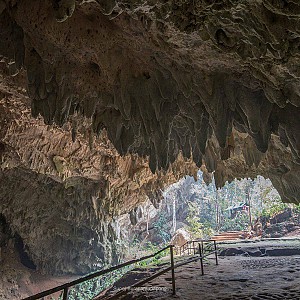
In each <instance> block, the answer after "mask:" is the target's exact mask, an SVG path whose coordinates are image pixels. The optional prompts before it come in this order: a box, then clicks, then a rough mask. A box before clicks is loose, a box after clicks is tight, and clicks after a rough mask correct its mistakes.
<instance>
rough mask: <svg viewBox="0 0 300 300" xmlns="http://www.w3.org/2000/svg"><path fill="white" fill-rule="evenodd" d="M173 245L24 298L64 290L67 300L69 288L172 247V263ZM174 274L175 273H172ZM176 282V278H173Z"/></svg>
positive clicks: (34, 299)
mask: <svg viewBox="0 0 300 300" xmlns="http://www.w3.org/2000/svg"><path fill="white" fill-rule="evenodd" d="M173 247H174V246H173V245H168V246H166V247H164V248H162V249H160V250H159V251H157V252H155V253H153V254H151V255H147V256H144V257H141V258H137V259H133V260H131V261H128V262H125V263H122V264H120V265H117V266H113V267H111V268H109V269H105V270H101V271H98V272H95V273H93V274H89V275H87V276H84V277H81V278H78V279H76V280H73V281H71V282H68V283H65V284H62V285H60V286H57V287H54V288H52V289H49V290H46V291H43V292H41V293H38V294H36V295H33V296H29V297H27V298H24V299H23V300H37V299H40V298H43V297H46V296H49V295H52V294H55V293H57V292H61V291H63V300H67V299H68V291H69V288H71V287H73V286H75V285H77V284H80V283H83V282H85V281H88V280H90V279H93V278H96V277H99V276H102V275H104V274H107V273H110V272H113V271H115V270H118V269H121V268H124V267H127V266H129V265H132V264H135V263H138V262H140V261H143V260H146V259H149V258H152V257H155V256H157V255H158V254H159V253H161V252H163V251H165V250H167V249H169V248H170V253H171V265H172V263H173V264H174V261H173V262H172V260H173ZM172 276H173V274H172ZM172 279H173V280H174V282H175V278H172ZM173 293H175V289H173Z"/></svg>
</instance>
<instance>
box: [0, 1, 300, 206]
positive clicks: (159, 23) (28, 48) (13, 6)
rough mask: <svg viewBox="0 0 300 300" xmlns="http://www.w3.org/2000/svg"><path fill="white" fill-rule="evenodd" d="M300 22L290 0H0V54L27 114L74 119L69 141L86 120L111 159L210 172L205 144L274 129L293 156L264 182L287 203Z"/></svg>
mask: <svg viewBox="0 0 300 300" xmlns="http://www.w3.org/2000/svg"><path fill="white" fill-rule="evenodd" d="M299 17H300V4H299V3H297V1H292V0H276V1H271V0H263V1H258V0H255V1H253V0H247V1H243V2H242V3H241V2H240V1H237V0H226V1H207V0H202V1H193V2H191V1H184V0H180V1H178V0H169V1H152V0H148V1H139V0H136V1H122V0H118V1H116V0H114V1H104V0H101V1H100V0H97V1H96V0H95V1H84V0H82V1H75V0H60V1H58V0H47V1H43V2H42V3H40V2H38V1H34V0H31V1H25V0H15V1H11V0H1V16H0V24H1V26H0V28H1V31H0V37H1V41H2V42H1V45H0V53H1V54H2V55H3V56H5V57H7V58H8V59H9V62H8V66H9V74H12V75H14V74H16V73H17V72H18V70H19V69H20V68H21V67H24V68H25V69H26V76H27V86H28V94H29V96H30V98H31V110H32V114H33V116H38V115H39V114H40V115H41V116H43V118H44V121H45V123H46V124H52V123H53V122H55V123H56V124H58V125H63V124H66V122H67V121H68V120H69V121H70V120H71V119H72V118H73V120H74V121H73V122H72V125H71V127H72V129H71V128H70V131H72V133H73V139H75V138H76V134H77V131H78V122H76V120H78V115H81V116H84V117H86V118H88V119H90V122H89V123H88V124H87V125H88V126H87V128H88V130H89V131H90V133H91V135H94V134H96V135H98V134H100V132H101V131H102V130H103V128H106V129H107V134H108V137H109V139H110V140H111V141H112V143H113V144H114V146H115V147H116V149H117V150H118V152H119V153H120V154H126V153H128V152H129V153H138V154H139V155H140V156H142V157H146V156H149V165H150V168H151V170H152V172H155V170H156V169H161V168H162V169H167V168H168V166H169V164H170V163H173V162H174V161H175V160H176V158H177V156H178V154H179V153H180V151H182V153H183V156H184V157H186V158H190V157H192V159H193V160H194V161H195V163H196V164H197V165H198V166H201V165H202V159H204V161H205V162H206V163H207V162H208V163H210V165H211V168H210V169H211V170H215V165H216V161H211V160H213V159H214V158H213V157H212V156H211V153H210V152H211V151H210V143H209V142H207V141H208V140H209V139H210V138H211V137H212V136H214V137H215V139H216V141H217V148H218V149H222V151H223V154H224V153H225V154H226V152H228V148H230V147H231V145H230V137H231V134H232V130H233V128H235V130H237V131H239V132H242V133H245V134H247V135H248V138H247V143H248V144H249V143H250V144H251V149H250V150H249V151H253V152H254V153H256V156H257V155H258V154H259V153H265V152H266V151H267V150H268V149H269V150H270V151H272V149H273V146H272V141H274V139H273V140H272V139H271V135H272V134H273V135H275V136H276V137H277V138H275V140H276V141H277V140H280V141H281V143H282V144H283V146H282V145H281V144H280V145H279V146H278V145H276V146H275V148H276V149H277V148H282V151H286V150H285V149H286V148H287V149H288V150H289V151H290V152H291V155H289V159H290V162H289V163H288V165H286V163H285V162H284V163H283V164H284V168H286V169H287V171H286V172H285V171H283V172H284V173H282V170H281V171H279V172H281V173H282V174H281V175H282V176H281V175H280V176H281V177H282V178H281V177H280V179H278V176H275V177H276V179H273V180H274V182H275V185H277V186H281V190H282V191H283V192H282V195H283V194H284V196H285V199H286V200H288V201H293V202H296V201H299V195H298V194H297V192H295V191H294V189H295V185H297V184H298V183H299V182H298V177H299V176H298V174H299V168H298V166H299V159H300V156H299V153H300V152H299V151H300V146H299V144H300V136H299V132H300V131H299V127H300V123H299V122H300V119H299V112H300V110H299V104H300V93H299V33H300V22H299ZM72 116H73V117H72ZM277 150H278V149H277ZM245 151H247V150H245ZM280 151H281V150H279V152H280ZM251 155H252V154H249V153H248V154H246V156H247V159H246V161H245V162H246V164H247V165H248V166H249V163H250V165H251V158H249V156H251ZM262 155H263V154H259V156H262ZM225 158H226V155H225V156H224V155H223V156H222V159H225ZM249 159H250V160H249ZM291 161H292V162H293V163H292V164H293V166H292V167H291V166H290V164H291ZM290 168H291V169H290ZM276 172H278V170H276V171H275V172H274V173H276ZM286 173H288V174H286ZM225 179H226V177H224V178H223V180H225ZM281 179H282V182H280V183H279V182H278V180H279V181H280V180H281ZM290 179H292V180H291V182H292V185H291V186H289V181H290Z"/></svg>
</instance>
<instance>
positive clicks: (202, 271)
mask: <svg viewBox="0 0 300 300" xmlns="http://www.w3.org/2000/svg"><path fill="white" fill-rule="evenodd" d="M198 247H199V255H200V264H201V274H202V276H203V275H204V269H203V257H202V249H201V244H200V243H199V244H198Z"/></svg>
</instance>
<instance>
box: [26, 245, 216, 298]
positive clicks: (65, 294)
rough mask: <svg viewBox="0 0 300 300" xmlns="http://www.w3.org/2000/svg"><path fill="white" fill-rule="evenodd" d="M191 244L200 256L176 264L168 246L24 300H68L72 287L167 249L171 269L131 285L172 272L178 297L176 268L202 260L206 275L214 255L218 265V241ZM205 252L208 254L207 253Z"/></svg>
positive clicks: (171, 250) (114, 296)
mask: <svg viewBox="0 0 300 300" xmlns="http://www.w3.org/2000/svg"><path fill="white" fill-rule="evenodd" d="M190 243H191V244H192V245H193V248H192V247H188V248H191V249H193V250H194V254H196V249H197V250H198V252H199V256H198V255H197V256H196V257H192V258H189V259H188V260H186V261H183V262H179V263H177V264H174V245H169V246H167V247H165V248H163V249H161V250H159V251H157V252H156V253H154V254H151V255H147V256H144V257H141V258H138V259H134V260H131V261H128V262H125V263H123V264H120V265H117V266H114V267H111V268H109V269H105V270H101V271H98V272H95V273H93V274H90V275H87V276H84V277H82V278H78V279H76V280H74V281H71V282H69V283H65V284H62V285H60V286H57V287H55V288H52V289H49V290H46V291H44V292H41V293H38V294H36V295H33V296H30V297H27V298H24V299H23V300H38V299H41V298H43V297H46V296H49V295H53V294H56V293H59V292H62V296H63V298H62V299H63V300H67V299H68V293H69V289H70V288H72V287H74V286H75V285H77V284H80V283H83V282H86V281H88V280H91V279H93V278H96V277H99V276H102V275H104V274H107V273H110V272H113V271H115V270H118V269H121V268H124V267H127V266H129V265H132V264H135V263H138V262H141V261H143V260H147V259H150V258H153V257H155V256H157V255H158V254H160V253H161V252H163V251H165V250H167V249H170V267H167V268H165V269H162V270H160V271H158V272H156V273H155V274H153V275H151V276H149V277H147V278H145V279H143V280H141V281H139V282H137V283H135V284H133V285H131V287H139V286H142V285H144V284H145V283H147V282H149V281H151V280H153V279H155V278H157V277H159V276H161V275H162V274H165V273H167V272H169V271H171V274H172V294H173V295H176V284H175V269H176V268H178V267H181V266H183V265H186V264H189V263H191V262H194V261H197V260H199V259H200V263H201V274H202V275H204V267H203V259H204V258H205V257H207V256H209V255H211V254H213V253H214V254H215V260H216V265H218V254H217V243H216V241H214V240H199V241H191V242H190ZM195 243H197V244H198V246H197V247H195ZM212 243H213V249H209V247H208V246H209V245H211V244H212ZM185 248H187V247H185ZM207 250H208V251H207ZM205 251H206V252H207V253H205ZM125 293H126V291H119V292H117V293H116V294H114V295H113V296H111V297H109V298H105V299H114V298H116V297H118V296H120V295H121V294H125ZM94 299H99V300H100V299H101V297H98V298H97V297H96V298H94Z"/></svg>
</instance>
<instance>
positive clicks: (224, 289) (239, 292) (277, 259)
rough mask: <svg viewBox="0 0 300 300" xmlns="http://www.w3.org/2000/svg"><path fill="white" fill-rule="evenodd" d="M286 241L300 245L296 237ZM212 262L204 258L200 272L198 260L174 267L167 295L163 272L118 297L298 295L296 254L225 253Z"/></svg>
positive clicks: (299, 261) (299, 259)
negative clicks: (173, 278)
mask: <svg viewBox="0 0 300 300" xmlns="http://www.w3.org/2000/svg"><path fill="white" fill-rule="evenodd" d="M261 243H262V244H263V242H261ZM282 244H284V245H285V246H286V247H289V245H288V244H289V242H287V241H286V242H284V241H268V242H267V244H265V245H267V246H273V247H274V248H276V247H280V248H281V247H282ZM290 244H291V246H292V247H293V248H294V247H295V246H298V247H299V248H300V240H298V241H297V240H296V241H291V242H290ZM253 245H255V246H256V245H257V243H253ZM249 246H251V243H247V247H249ZM214 262H215V261H214V259H213V258H209V259H207V260H206V261H205V264H204V272H205V275H204V276H201V269H200V261H199V262H195V263H191V264H189V265H186V266H182V267H179V268H177V269H176V270H175V277H176V291H177V295H176V296H172V295H171V274H170V273H167V274H164V275H163V276H161V277H159V278H156V279H155V280H153V281H151V282H150V283H148V284H147V285H146V286H145V287H143V288H137V289H131V290H130V291H129V293H128V294H127V295H126V296H123V297H122V298H120V299H126V300H129V299H136V300H142V299H161V300H162V299H173V298H176V299H186V300H190V299H205V300H210V299H223V300H225V299H241V300H243V299H244V300H246V299H249V300H250V299H251V300H258V299H300V255H293V256H264V257H251V256H225V257H219V265H218V266H216V265H215V263H214Z"/></svg>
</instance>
